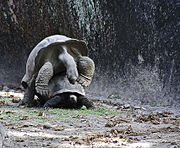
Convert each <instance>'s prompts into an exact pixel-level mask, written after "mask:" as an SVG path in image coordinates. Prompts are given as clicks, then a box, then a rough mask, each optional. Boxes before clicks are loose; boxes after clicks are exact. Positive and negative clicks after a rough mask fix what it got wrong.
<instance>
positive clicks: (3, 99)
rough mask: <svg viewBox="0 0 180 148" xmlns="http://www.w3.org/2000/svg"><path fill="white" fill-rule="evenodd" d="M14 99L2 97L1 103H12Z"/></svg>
mask: <svg viewBox="0 0 180 148" xmlns="http://www.w3.org/2000/svg"><path fill="white" fill-rule="evenodd" d="M11 100H12V98H8V97H0V101H5V102H8V101H11Z"/></svg>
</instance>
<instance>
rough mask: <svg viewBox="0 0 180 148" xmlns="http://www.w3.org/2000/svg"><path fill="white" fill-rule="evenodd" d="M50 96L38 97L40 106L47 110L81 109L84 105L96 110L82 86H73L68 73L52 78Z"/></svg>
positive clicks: (49, 85)
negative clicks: (50, 108)
mask: <svg viewBox="0 0 180 148" xmlns="http://www.w3.org/2000/svg"><path fill="white" fill-rule="evenodd" d="M48 88H49V96H48V97H45V96H42V95H40V94H37V96H38V98H39V99H38V102H39V103H38V105H40V106H43V107H45V108H48V107H58V108H76V109H79V108H81V107H82V106H83V105H84V106H86V108H87V109H89V108H94V105H93V102H91V101H90V100H88V99H87V98H86V96H85V91H84V88H83V87H82V85H80V84H79V83H78V82H76V83H75V84H71V83H70V82H69V80H68V78H67V75H66V73H64V72H63V73H58V74H56V75H54V76H53V77H52V79H51V80H50V82H49V83H48Z"/></svg>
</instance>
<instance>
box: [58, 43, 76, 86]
mask: <svg viewBox="0 0 180 148" xmlns="http://www.w3.org/2000/svg"><path fill="white" fill-rule="evenodd" d="M62 48H63V50H62V52H61V54H60V55H59V60H60V61H61V62H62V63H63V64H64V66H65V67H66V73H67V78H68V80H69V82H70V83H72V84H74V83H75V82H76V80H77V78H78V70H77V66H76V63H75V61H74V58H73V57H72V56H71V55H70V54H69V53H68V52H67V49H66V48H67V47H66V46H62Z"/></svg>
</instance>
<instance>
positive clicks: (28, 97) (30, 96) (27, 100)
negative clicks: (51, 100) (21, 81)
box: [17, 87, 35, 106]
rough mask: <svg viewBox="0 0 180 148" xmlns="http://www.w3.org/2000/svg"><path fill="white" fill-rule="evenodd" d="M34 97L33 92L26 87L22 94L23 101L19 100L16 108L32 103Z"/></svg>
mask: <svg viewBox="0 0 180 148" xmlns="http://www.w3.org/2000/svg"><path fill="white" fill-rule="evenodd" d="M34 95H35V91H34V90H33V89H31V88H30V87H27V88H26V90H25V93H24V98H23V100H21V101H20V102H19V103H18V105H17V106H21V105H25V104H27V105H29V104H30V103H32V102H33V99H34Z"/></svg>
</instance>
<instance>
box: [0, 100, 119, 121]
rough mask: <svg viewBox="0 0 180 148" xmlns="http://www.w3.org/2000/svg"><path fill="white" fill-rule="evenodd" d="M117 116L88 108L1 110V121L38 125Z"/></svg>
mask: <svg viewBox="0 0 180 148" xmlns="http://www.w3.org/2000/svg"><path fill="white" fill-rule="evenodd" d="M11 99H12V98H11ZM1 100H2V99H1ZM3 101H9V98H4V99H3ZM40 114H43V115H40ZM116 114H118V112H116V111H114V110H110V109H107V108H104V107H96V108H95V109H86V107H82V108H81V109H59V108H55V109H48V110H46V109H43V108H28V107H25V108H21V107H19V108H18V107H12V106H2V107H1V108H0V119H2V120H10V121H23V120H28V121H31V122H36V123H41V122H47V121H51V122H56V121H80V120H81V119H83V118H84V119H86V118H87V117H89V116H91V117H93V118H100V117H103V116H110V115H116Z"/></svg>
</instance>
